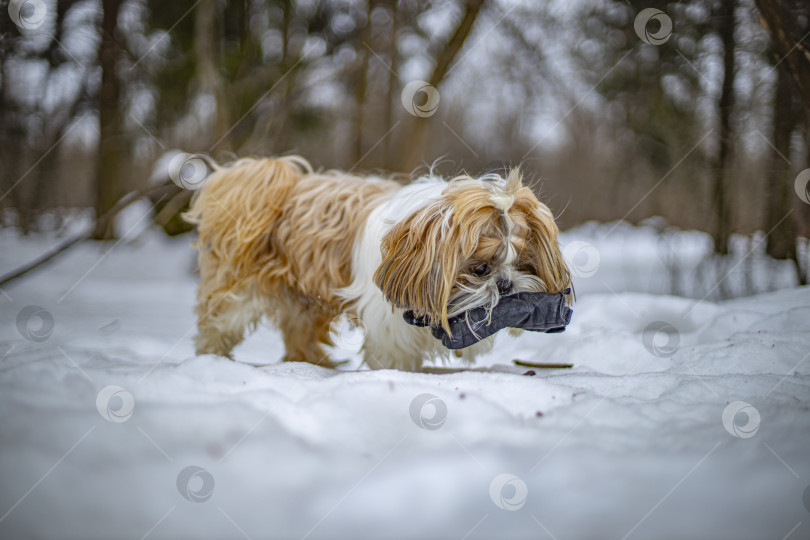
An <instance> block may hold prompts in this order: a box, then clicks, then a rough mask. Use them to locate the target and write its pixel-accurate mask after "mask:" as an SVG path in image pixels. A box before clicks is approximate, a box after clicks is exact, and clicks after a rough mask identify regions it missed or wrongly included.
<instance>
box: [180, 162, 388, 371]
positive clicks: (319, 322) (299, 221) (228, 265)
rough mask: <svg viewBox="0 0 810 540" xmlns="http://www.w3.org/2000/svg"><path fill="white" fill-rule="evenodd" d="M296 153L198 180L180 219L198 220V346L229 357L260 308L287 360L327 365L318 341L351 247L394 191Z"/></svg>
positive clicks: (325, 340)
mask: <svg viewBox="0 0 810 540" xmlns="http://www.w3.org/2000/svg"><path fill="white" fill-rule="evenodd" d="M397 187H398V184H397V183H395V182H388V181H379V182H369V181H367V180H365V179H363V178H359V177H356V176H350V175H345V174H340V173H337V172H329V173H324V174H313V173H312V169H311V167H310V166H309V164H308V163H307V162H306V161H304V160H303V159H302V158H297V157H287V158H280V159H241V160H239V161H237V162H235V163H233V164H232V165H229V166H225V167H219V168H218V169H217V170H215V172H214V173H213V174H212V175H211V176H209V178H207V179H206V183H205V186H204V188H203V189H202V190H201V191H200V192H199V193H198V194H197V196H196V198H195V200H194V201H193V204H192V207H191V209H190V211H189V212H188V213H187V215H186V219H188V220H189V221H190V222H192V223H195V224H197V227H198V230H199V238H198V241H197V247H198V249H199V266H200V286H199V289H198V295H197V296H198V298H197V301H198V302H197V308H196V312H197V316H198V334H197V336H196V338H195V345H196V349H197V353H198V354H205V353H214V354H221V355H230V353H231V350H232V349H233V347H234V346H236V345H237V344H238V343H239V342H240V341H242V339H243V337H244V329H245V328H248V329H253V328H255V326H256V324H257V323H258V322H259V320H260V319H261V318H262V316H263V315H268V316H269V317H270V318H271V319H272V320H274V322H275V323H276V324H277V326H278V327H279V328H280V329H281V331H282V333H283V335H284V344H285V346H286V357H285V360H288V361H307V362H311V363H315V364H321V365H332V363H331V362H330V361H329V359H328V358H327V357H326V354H325V353H324V351H323V348H322V346H321V345H322V344H330V341H329V335H328V334H329V324H330V322H331V320H332V319H333V318H334V317H335V315H337V314H338V313H340V312H341V311H342V310H343V308H344V306H342V305H341V301H340V299H339V298H337V297H336V296H335V291H336V290H337V289H338V288H341V287H345V286H347V285H348V284H349V282H350V280H351V255H352V247H353V245H354V242H355V240H356V237H357V235H358V232H359V231H360V229H361V228H362V226H363V224H364V223H365V220H366V217H367V216H368V213H369V212H371V210H373V209H374V208H375V207H376V206H377V205H378V204H380V203H381V202H382V201H384V200H385V199H386V197H387V196H388V194H389V193H390V192H392V191H393V190H395V189H396V188H397Z"/></svg>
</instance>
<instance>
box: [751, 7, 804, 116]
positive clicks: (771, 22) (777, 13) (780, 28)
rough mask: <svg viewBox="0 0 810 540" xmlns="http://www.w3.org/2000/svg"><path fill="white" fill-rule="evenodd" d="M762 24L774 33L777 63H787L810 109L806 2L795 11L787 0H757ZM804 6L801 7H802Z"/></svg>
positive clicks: (773, 39)
mask: <svg viewBox="0 0 810 540" xmlns="http://www.w3.org/2000/svg"><path fill="white" fill-rule="evenodd" d="M755 2H756V5H757V9H758V10H759V13H760V15H761V16H762V19H761V20H762V25H763V26H764V27H765V29H766V30H767V31H768V33H769V34H770V36H771V42H772V44H773V48H774V51H775V53H776V57H777V62H779V63H780V66H781V65H782V64H784V65H785V67H786V69H787V71H788V72H789V73H790V75H791V76H792V77H793V80H794V81H795V82H796V86H797V87H798V89H799V94H800V95H801V102H802V103H803V104H804V107H805V109H806V110H807V111H808V112H810V36H808V35H807V33H806V31H802V29H801V28H800V27H799V24H798V19H799V17H800V16H804V17H808V16H810V7H808V5H807V4H806V3H799V2H797V3H795V4H794V5H793V7H794V8H795V9H793V10H791V9H789V7H788V2H786V1H785V0H755ZM800 8H801V9H800Z"/></svg>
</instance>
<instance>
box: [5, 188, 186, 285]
mask: <svg viewBox="0 0 810 540" xmlns="http://www.w3.org/2000/svg"><path fill="white" fill-rule="evenodd" d="M177 189H179V188H178V187H177V186H175V185H174V184H164V185H161V186H157V187H151V188H149V189H144V190H140V191H131V192H129V193H127V194H126V195H124V196H123V197H121V199H119V200H118V202H117V203H115V205H114V206H113V207H112V208H110V209H109V210H108V211H107V212H105V213H104V214H103V215H102V216H101V217H100V218H98V219H97V220H96V222H95V223H94V224H93V225H92V226H91V227H90V228H89V230H87V231H84V232H82V233H80V234H77V235H76V236H74V237H73V238H70V239H68V240H66V241H64V242H62V243H61V244H59V245H58V246H56V247H55V248H53V249H51V250H50V251H48V252H46V253H44V254H43V255H41V256H40V257H37V258H36V259H34V260H33V261H31V262H29V263H26V264H24V265H23V266H20V267H19V268H16V269H15V270H12V271H11V272H9V273H7V274H4V275H3V276H0V287H3V286H4V285H7V284H9V283H11V282H12V281H15V280H17V279H19V278H21V277H23V276H24V275H26V274H28V273H29V272H31V271H33V270H36V269H37V268H40V267H42V266H43V265H45V264H46V263H48V262H50V261H52V260H53V259H55V258H56V257H58V256H59V255H61V254H63V253H65V252H66V251H68V250H69V249H70V248H72V247H73V246H75V245H77V244H80V243H82V242H84V241H85V240H90V239H91V238H92V236H93V233H94V232H95V231H96V228H97V227H98V226H99V224H101V225H102V226H103V225H106V224H107V223H108V222H109V221H110V220H112V219H113V218H114V217H115V216H116V215H118V213H119V212H121V210H123V209H124V208H126V207H127V206H129V205H130V204H132V203H134V202H135V201H137V200H139V199H141V198H143V197H149V196H151V195H160V198H159V199H158V200H157V201H156V202H155V203H154V204H152V207H153V208H154V207H155V206H156V205H157V204H158V203H159V202H160V201H162V200H163V199H165V198H166V197H167V196H168V195H169V194H170V193H173V192H174V191H177Z"/></svg>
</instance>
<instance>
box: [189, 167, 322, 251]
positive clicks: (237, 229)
mask: <svg viewBox="0 0 810 540" xmlns="http://www.w3.org/2000/svg"><path fill="white" fill-rule="evenodd" d="M211 165H212V166H213V169H214V171H213V172H212V173H211V174H210V175H209V176H208V177H207V178H206V179H205V182H204V184H203V186H202V188H201V189H200V190H199V191H198V192H197V193H195V196H194V199H193V200H192V203H191V208H190V210H189V211H188V212H186V213H185V214H184V216H183V217H184V218H185V219H186V221H188V222H189V223H193V224H195V225H196V226H197V229H198V231H199V238H198V247H199V248H200V249H206V250H211V251H213V253H214V254H215V255H219V256H222V255H225V254H227V258H228V259H231V260H233V261H235V262H236V263H237V265H242V264H244V265H245V266H250V264H251V263H256V262H259V261H261V260H263V259H266V258H267V257H268V256H272V254H271V253H268V249H270V246H269V244H270V242H269V241H268V240H269V237H270V234H271V232H272V230H273V229H274V227H275V225H276V223H277V222H278V220H279V218H280V217H281V213H282V211H283V209H284V206H285V203H286V201H287V199H288V198H289V196H290V192H291V191H292V189H293V187H294V186H295V184H296V182H298V180H300V179H301V178H302V177H303V176H304V175H305V174H308V173H312V166H311V165H310V164H309V162H307V161H306V160H305V159H304V158H302V157H299V156H286V157H281V158H275V159H267V158H262V159H253V158H244V159H240V160H238V161H235V162H234V163H231V164H228V165H223V166H219V165H216V164H211Z"/></svg>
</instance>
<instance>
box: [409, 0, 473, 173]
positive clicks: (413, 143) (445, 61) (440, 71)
mask: <svg viewBox="0 0 810 540" xmlns="http://www.w3.org/2000/svg"><path fill="white" fill-rule="evenodd" d="M484 2H485V0H467V2H466V7H465V10H464V15H463V16H462V17H461V21H459V23H458V26H457V27H456V30H455V32H454V33H453V37H451V38H450V41H448V42H447V44H446V45H445V46H444V48H443V49H442V51H441V52H440V53H439V55H438V56H437V57H436V66H435V67H434V68H433V73H432V74H431V75H430V79H428V81H427V82H428V84H430V85H431V86H432V87H434V88H436V87H438V86H439V83H441V82H442V81H443V80H444V77H445V75H447V72H448V70H449V69H450V65H451V64H452V63H453V60H455V59H456V56H457V55H458V52H459V51H460V50H461V47H462V46H463V45H464V41H466V39H467V37H468V36H469V35H470V31H472V28H473V25H474V24H475V20H476V19H477V18H478V14H479V13H480V11H481V7H482V6H483V5H484ZM429 120H430V118H414V120H413V123H412V128H411V131H410V134H409V136H408V137H406V138H405V139H404V147H405V151H404V159H403V160H402V162H401V164H400V170H404V171H410V170H412V169H413V168H414V167H415V166H417V165H418V164H419V162H420V161H421V160H422V158H423V156H424V149H425V139H426V136H427V134H428V127H429V125H428V122H429Z"/></svg>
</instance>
